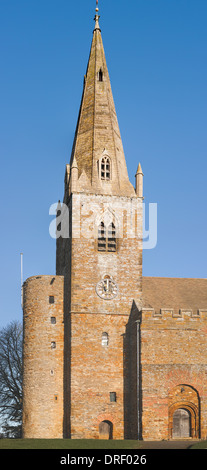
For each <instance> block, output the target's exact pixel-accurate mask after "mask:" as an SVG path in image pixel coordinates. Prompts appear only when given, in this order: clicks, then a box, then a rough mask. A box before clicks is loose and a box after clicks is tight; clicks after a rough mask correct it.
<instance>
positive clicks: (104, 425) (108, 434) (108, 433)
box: [99, 421, 113, 439]
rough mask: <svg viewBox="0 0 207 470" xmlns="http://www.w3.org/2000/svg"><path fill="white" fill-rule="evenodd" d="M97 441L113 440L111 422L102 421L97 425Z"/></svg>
mask: <svg viewBox="0 0 207 470" xmlns="http://www.w3.org/2000/svg"><path fill="white" fill-rule="evenodd" d="M99 439H113V424H112V423H111V421H102V422H101V423H100V424H99Z"/></svg>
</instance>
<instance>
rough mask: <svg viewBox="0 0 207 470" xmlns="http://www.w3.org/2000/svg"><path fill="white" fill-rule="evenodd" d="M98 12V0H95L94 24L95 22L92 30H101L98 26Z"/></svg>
mask: <svg viewBox="0 0 207 470" xmlns="http://www.w3.org/2000/svg"><path fill="white" fill-rule="evenodd" d="M98 12H99V7H98V0H96V14H95V18H94V20H95V22H96V24H95V28H94V31H96V30H97V29H98V30H99V31H101V30H100V26H99V18H100V16H99V14H98Z"/></svg>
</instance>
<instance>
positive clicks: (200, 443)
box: [191, 441, 207, 449]
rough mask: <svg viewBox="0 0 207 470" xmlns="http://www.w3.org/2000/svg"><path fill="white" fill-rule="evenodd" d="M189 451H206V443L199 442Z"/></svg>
mask: <svg viewBox="0 0 207 470" xmlns="http://www.w3.org/2000/svg"><path fill="white" fill-rule="evenodd" d="M191 449H207V441H199V442H197V443H196V444H194V445H193V446H192V447H191Z"/></svg>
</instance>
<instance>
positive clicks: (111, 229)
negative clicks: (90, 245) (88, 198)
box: [98, 222, 117, 252]
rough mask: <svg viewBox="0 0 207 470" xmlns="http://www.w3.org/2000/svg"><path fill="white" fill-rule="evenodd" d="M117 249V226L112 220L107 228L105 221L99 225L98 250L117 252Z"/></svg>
mask: <svg viewBox="0 0 207 470" xmlns="http://www.w3.org/2000/svg"><path fill="white" fill-rule="evenodd" d="M116 250H117V241H116V227H115V225H114V223H113V222H112V223H111V224H110V225H109V226H108V229H106V227H105V225H104V222H101V223H100V225H99V227H98V251H108V252H115V251H116Z"/></svg>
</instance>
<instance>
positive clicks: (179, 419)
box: [173, 408, 191, 439]
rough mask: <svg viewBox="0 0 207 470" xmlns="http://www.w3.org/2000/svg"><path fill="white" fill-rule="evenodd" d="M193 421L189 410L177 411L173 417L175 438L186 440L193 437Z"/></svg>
mask: <svg viewBox="0 0 207 470" xmlns="http://www.w3.org/2000/svg"><path fill="white" fill-rule="evenodd" d="M190 421H191V419H190V413H189V411H187V410H184V409H181V408H180V409H179V410H176V411H175V413H174V415H173V438H175V439H176V438H184V437H185V438H186V437H190V435H191V422H190Z"/></svg>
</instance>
